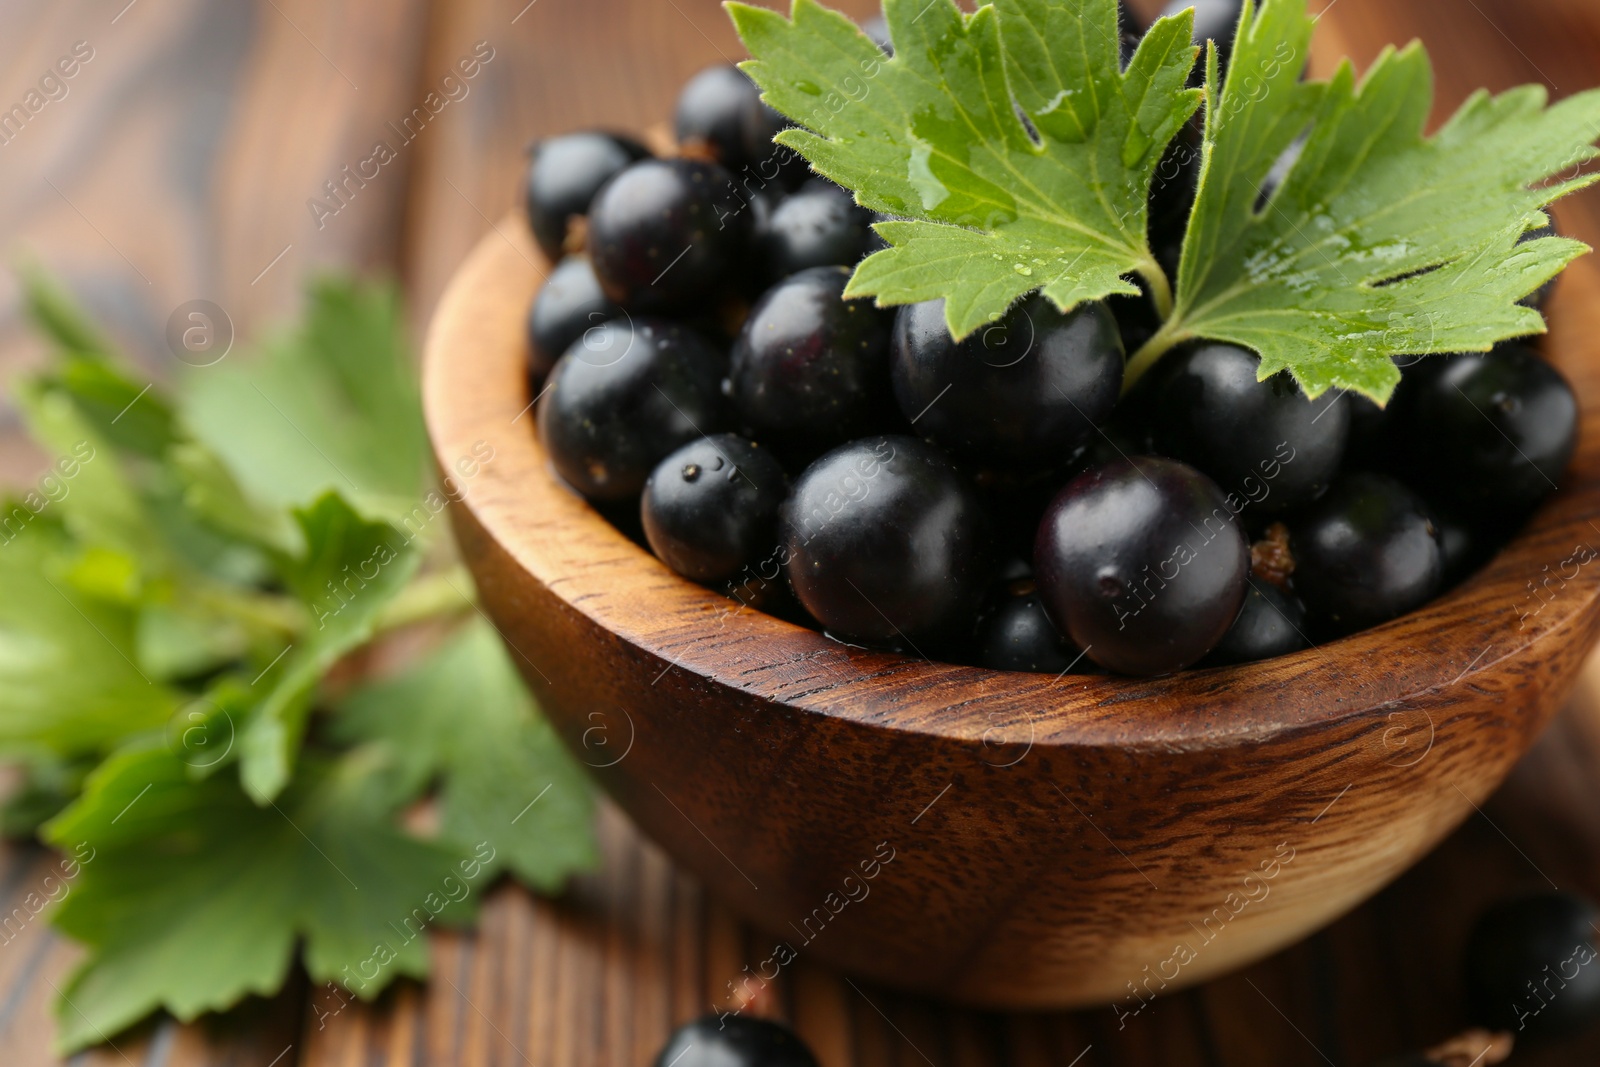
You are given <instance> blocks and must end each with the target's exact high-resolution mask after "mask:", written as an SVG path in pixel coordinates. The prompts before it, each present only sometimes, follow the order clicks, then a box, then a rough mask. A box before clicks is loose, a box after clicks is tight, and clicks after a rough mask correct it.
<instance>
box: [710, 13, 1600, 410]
mask: <svg viewBox="0 0 1600 1067" xmlns="http://www.w3.org/2000/svg"><path fill="white" fill-rule="evenodd" d="M727 7H728V10H729V12H730V14H731V16H732V18H733V21H734V24H735V26H736V27H737V29H738V31H739V34H740V36H741V37H742V38H743V39H744V42H745V44H746V46H747V47H748V48H749V50H750V54H751V56H752V57H753V58H752V59H751V60H749V61H748V62H747V63H745V64H744V69H745V70H746V71H747V72H748V73H749V74H750V76H751V77H752V78H754V79H755V81H756V82H757V84H758V85H760V86H761V88H762V90H763V93H764V99H766V100H767V102H768V103H770V104H771V105H772V106H773V107H775V108H777V109H778V110H779V111H781V112H782V113H783V114H785V115H786V116H788V117H789V118H790V119H792V120H793V121H794V122H795V123H797V124H798V125H797V127H796V128H793V129H790V130H787V131H785V132H784V133H782V134H780V135H779V137H778V140H779V142H780V143H782V144H785V145H788V146H790V147H792V148H794V149H796V150H797V151H799V152H800V153H801V154H802V155H803V156H805V158H806V159H807V160H808V161H809V162H810V163H811V165H812V166H813V167H814V168H815V169H816V170H817V171H819V172H820V173H822V174H823V175H825V176H827V177H829V178H831V179H833V180H834V181H836V182H838V183H840V184H841V185H844V186H846V187H847V188H849V189H851V190H853V191H854V193H855V195H856V199H857V200H858V201H859V202H860V203H861V204H863V205H864V206H866V207H868V208H871V209H873V210H876V211H880V212H884V213H887V214H889V215H893V216H896V217H897V219H898V221H889V222H880V223H878V224H877V226H876V229H877V230H878V232H879V233H880V234H881V235H882V236H883V237H884V238H885V239H886V240H887V241H888V243H889V244H890V245H891V247H890V248H888V249H885V250H883V251H880V252H878V253H876V254H874V255H872V256H869V257H868V258H867V259H866V260H864V261H863V262H862V263H861V264H860V265H859V266H858V267H857V269H856V272H855V274H854V276H853V278H852V279H851V282H850V285H849V288H848V289H847V295H851V296H871V297H875V298H876V300H877V302H878V303H879V304H880V305H891V304H904V303H911V302H915V301H922V300H929V299H934V298H943V299H944V300H945V302H946V304H945V314H946V320H947V323H948V325H949V327H950V331H951V333H952V335H953V336H955V337H957V338H961V337H965V336H966V335H968V334H970V333H972V332H973V331H974V330H976V329H978V328H979V327H981V326H983V325H984V324H986V323H988V322H992V321H995V320H996V319H998V318H999V317H1000V316H1001V315H1003V314H1004V313H1005V311H1006V310H1007V308H1009V307H1010V306H1011V304H1012V303H1013V302H1015V301H1016V300H1017V299H1018V298H1020V297H1021V296H1023V295H1025V294H1028V293H1031V292H1034V291H1039V292H1042V293H1043V294H1044V295H1045V296H1046V297H1048V298H1049V299H1050V300H1051V301H1052V302H1053V303H1054V304H1055V305H1056V306H1057V307H1059V308H1061V309H1062V310H1064V311H1065V310H1069V309H1070V308H1072V307H1074V306H1075V305H1077V304H1079V303H1081V302H1084V301H1088V300H1096V299H1101V298H1104V297H1107V296H1111V295H1114V294H1128V295H1133V294H1137V293H1139V292H1141V291H1142V292H1144V293H1145V294H1147V296H1148V298H1149V299H1150V301H1151V302H1152V304H1153V305H1154V310H1155V312H1156V314H1157V316H1158V318H1159V320H1160V323H1161V325H1160V328H1159V330H1157V332H1156V333H1155V335H1154V336H1153V337H1151V338H1150V340H1149V341H1148V342H1146V343H1145V344H1144V346H1143V347H1142V348H1141V349H1140V350H1139V351H1138V352H1136V353H1134V354H1133V355H1132V357H1131V359H1130V361H1129V365H1128V373H1127V382H1126V385H1127V387H1130V388H1131V386H1132V385H1133V383H1135V382H1136V381H1137V380H1138V379H1139V378H1140V376H1141V375H1143V374H1144V373H1145V372H1146V371H1147V370H1148V369H1149V367H1150V366H1151V365H1152V364H1153V363H1155V361H1156V360H1158V359H1159V358H1160V357H1161V356H1162V354H1164V353H1165V352H1167V351H1169V350H1170V349H1172V348H1173V347H1174V346H1177V345H1179V344H1182V343H1184V342H1187V341H1191V340H1196V339H1202V338H1204V339H1212V340H1219V341H1228V342H1232V343H1235V344H1239V345H1243V346H1245V347H1247V348H1250V349H1252V350H1254V351H1255V352H1256V353H1257V354H1258V355H1259V356H1260V360H1261V363H1260V375H1261V377H1262V378H1263V379H1264V378H1266V377H1268V376H1270V375H1272V374H1274V373H1277V372H1279V371H1283V370H1287V371H1288V372H1289V373H1290V374H1292V375H1293V376H1294V378H1295V380H1296V381H1298V382H1299V383H1300V385H1301V387H1302V388H1303V389H1304V390H1305V391H1306V393H1307V394H1308V395H1310V396H1312V397H1315V396H1318V395H1320V394H1321V393H1323V392H1325V391H1326V390H1328V389H1331V388H1338V389H1348V390H1354V391H1357V392H1360V393H1363V394H1365V395H1366V396H1368V397H1371V398H1372V399H1373V400H1375V401H1377V402H1378V403H1380V404H1382V403H1386V402H1387V400H1388V397H1389V395H1390V394H1391V393H1392V392H1393V389H1394V386H1395V385H1396V383H1397V382H1398V381H1399V377H1400V372H1399V370H1398V369H1397V368H1396V367H1395V364H1394V358H1395V357H1397V356H1403V355H1405V356H1410V355H1427V354H1435V353H1445V352H1458V351H1487V350H1488V349H1489V348H1491V347H1493V346H1494V345H1495V344H1496V343H1498V342H1500V341H1504V340H1508V339H1511V338H1514V337H1521V336H1527V335H1529V334H1534V333H1539V332H1542V331H1543V329H1544V322H1543V319H1542V318H1541V317H1540V315H1539V313H1538V312H1537V311H1535V310H1533V309H1531V308H1529V307H1525V306H1522V304H1521V303H1520V301H1522V300H1523V298H1525V297H1527V296H1528V295H1529V294H1530V293H1532V292H1533V291H1535V290H1536V289H1538V288H1539V287H1540V286H1541V285H1543V284H1544V283H1545V282H1546V281H1548V280H1549V279H1550V278H1552V277H1554V276H1555V275H1556V274H1558V273H1559V272H1560V271H1561V270H1562V269H1564V268H1565V266H1566V265H1567V264H1568V263H1569V262H1571V261H1572V260H1573V259H1575V258H1576V257H1577V256H1579V255H1581V254H1582V253H1584V252H1585V251H1587V246H1585V245H1583V244H1582V243H1580V242H1577V241H1573V240H1568V239H1565V238H1559V237H1541V238H1538V239H1534V240H1526V239H1525V235H1526V234H1527V233H1528V231H1530V230H1533V229H1536V228H1538V227H1540V226H1542V225H1544V224H1545V223H1546V222H1547V221H1548V219H1547V217H1546V216H1545V214H1544V209H1545V208H1546V207H1547V206H1548V205H1549V204H1550V203H1551V202H1553V201H1554V200H1556V199H1558V198H1560V197H1562V196H1565V195H1567V194H1569V193H1571V192H1574V191H1576V190H1577V189H1580V188H1582V187H1584V186H1586V185H1588V184H1590V183H1591V182H1592V181H1594V180H1595V179H1596V177H1600V176H1597V175H1593V174H1585V173H1582V167H1583V165H1584V164H1586V163H1588V162H1589V161H1590V160H1592V159H1593V158H1594V157H1595V155H1596V150H1595V148H1594V141H1595V139H1596V137H1597V135H1600V91H1589V92H1584V93H1579V94H1576V95H1574V96H1571V97H1569V98H1567V99H1565V100H1563V101H1561V102H1560V103H1557V104H1555V105H1553V106H1547V98H1546V94H1545V92H1544V90H1543V89H1542V88H1540V87H1537V86H1528V87H1523V88H1520V89H1514V90H1512V91H1510V92H1507V93H1503V94H1500V95H1498V96H1491V95H1490V94H1488V93H1485V92H1479V93H1477V94H1474V95H1473V96H1472V97H1471V98H1469V99H1468V100H1467V101H1466V103H1464V104H1463V105H1462V106H1461V108H1460V109H1459V110H1458V111H1457V112H1456V114H1455V116H1454V117H1453V118H1452V119H1451V120H1450V121H1449V122H1448V123H1446V124H1445V126H1444V127H1443V128H1442V129H1440V130H1439V131H1438V132H1437V133H1435V134H1434V135H1432V136H1431V137H1429V136H1425V134H1424V124H1425V122H1426V120H1427V117H1428V114H1429V111H1430V108H1431V106H1432V100H1433V83H1432V68H1431V66H1430V63H1429V60H1428V56H1427V53H1426V51H1425V50H1424V49H1423V47H1422V46H1421V45H1420V44H1417V43H1413V44H1411V45H1409V46H1407V47H1406V48H1404V49H1401V50H1398V51H1397V50H1395V49H1392V48H1391V49H1388V50H1386V51H1385V52H1384V53H1383V54H1382V55H1381V56H1380V57H1379V58H1378V59H1377V61H1376V62H1374V63H1373V65H1372V67H1371V68H1370V69H1369V70H1368V71H1367V72H1366V75H1365V76H1364V77H1363V78H1361V79H1360V80H1358V79H1357V78H1356V75H1355V71H1354V68H1353V66H1352V65H1351V64H1350V63H1349V61H1346V62H1345V63H1344V64H1342V65H1341V66H1340V67H1339V69H1338V70H1337V71H1336V72H1335V74H1334V75H1333V77H1332V78H1331V79H1329V80H1327V81H1315V80H1307V79H1305V78H1304V77H1303V74H1304V71H1305V68H1306V64H1307V60H1308V57H1309V45H1310V40H1311V33H1312V29H1313V26H1314V20H1313V19H1312V18H1311V17H1310V16H1309V15H1308V13H1307V11H1306V3H1305V0H1262V2H1261V3H1260V4H1257V3H1255V2H1253V0H1246V2H1245V4H1244V6H1243V15H1242V20H1241V23H1240V27H1239V31H1238V36H1237V40H1236V43H1235V46H1234V51H1233V55H1232V58H1231V60H1230V63H1229V67H1228V71H1227V76H1226V78H1225V79H1223V78H1222V77H1220V75H1219V62H1218V56H1217V53H1216V50H1215V46H1214V45H1213V46H1211V47H1210V48H1209V49H1208V52H1207V54H1206V56H1205V74H1206V78H1205V85H1204V89H1203V91H1202V90H1196V89H1193V88H1190V87H1188V79H1189V76H1190V72H1191V70H1192V69H1193V65H1194V62H1195V59H1196V56H1197V50H1196V49H1195V48H1194V47H1193V45H1192V44H1191V43H1190V37H1191V32H1192V14H1193V13H1192V12H1190V11H1185V12H1184V13H1182V14H1180V15H1177V16H1175V17H1169V18H1163V19H1159V20H1157V21H1156V23H1155V25H1154V26H1152V27H1151V29H1150V30H1149V32H1148V33H1147V34H1146V35H1145V37H1144V39H1143V40H1142V41H1141V42H1140V44H1139V46H1138V48H1137V50H1136V51H1135V52H1134V54H1133V56H1132V57H1131V59H1130V60H1129V61H1128V63H1127V65H1126V68H1124V67H1123V65H1122V63H1121V60H1120V57H1119V50H1118V48H1119V36H1118V31H1117V9H1116V0H994V2H993V3H991V4H985V5H984V6H982V7H980V8H978V10H977V11H975V12H973V13H971V14H967V13H964V12H962V11H961V10H960V9H959V8H957V7H956V5H955V4H954V2H953V0H931V2H929V0H885V3H884V13H885V17H886V18H887V20H888V23H889V29H890V35H891V37H892V38H893V40H894V42H895V52H894V56H893V57H892V58H890V57H887V56H885V55H884V54H883V53H882V52H881V51H880V50H879V49H878V48H877V46H876V45H875V44H874V43H873V42H872V41H871V40H869V39H868V38H867V37H866V36H865V35H864V34H862V33H861V32H860V30H858V29H857V28H856V27H855V26H854V24H852V23H851V22H850V21H849V20H848V19H847V18H845V17H844V16H843V15H840V14H838V13H837V12H833V11H830V10H827V9H825V8H823V7H822V6H820V5H819V4H818V3H816V2H815V0H794V2H793V7H792V9H791V13H790V17H788V18H784V17H783V16H781V15H779V14H777V13H775V12H772V11H767V10H764V9H761V8H755V7H750V6H746V5H744V4H740V3H729V4H727ZM1202 102H1203V103H1204V132H1203V136H1202V140H1201V146H1200V152H1201V166H1200V173H1199V185H1198V190H1197V194H1196V199H1195V204H1194V207H1193V209H1192V211H1191V213H1190V216H1189V220H1188V228H1187V232H1186V234H1185V237H1184V241H1183V247H1182V255H1181V261H1180V265H1179V267H1178V270H1177V274H1176V277H1175V278H1169V277H1168V276H1167V274H1166V272H1165V271H1164V269H1163V268H1162V267H1161V265H1160V261H1159V259H1158V257H1157V256H1156V255H1155V253H1154V251H1153V250H1152V248H1151V245H1150V240H1149V235H1148V223H1149V219H1148V203H1149V195H1150V187H1151V183H1152V178H1153V176H1154V174H1155V172H1156V168H1157V166H1158V164H1159V163H1160V161H1161V158H1162V155H1163V153H1164V152H1165V151H1166V150H1167V148H1168V146H1169V145H1170V144H1171V143H1172V142H1173V141H1174V138H1175V137H1176V136H1177V135H1178V133H1179V131H1180V130H1181V129H1182V128H1183V127H1184V125H1185V124H1186V123H1187V122H1188V121H1189V119H1190V117H1191V115H1193V114H1194V113H1195V112H1196V109H1197V108H1199V107H1200V106H1201V104H1202ZM1297 144H1301V145H1303V147H1301V148H1300V150H1299V154H1298V157H1297V158H1296V157H1294V156H1293V155H1292V154H1291V148H1292V146H1295V145H1297ZM1290 159H1293V163H1292V166H1290V167H1289V169H1288V173H1287V175H1285V176H1283V178H1282V180H1281V182H1280V183H1279V184H1278V185H1277V186H1276V188H1274V189H1271V190H1270V193H1271V195H1270V196H1266V197H1265V198H1264V197H1263V189H1264V187H1265V186H1266V185H1267V183H1268V176H1269V174H1271V173H1272V172H1273V170H1274V167H1277V166H1280V165H1281V163H1283V162H1287V161H1289V160H1290Z"/></svg>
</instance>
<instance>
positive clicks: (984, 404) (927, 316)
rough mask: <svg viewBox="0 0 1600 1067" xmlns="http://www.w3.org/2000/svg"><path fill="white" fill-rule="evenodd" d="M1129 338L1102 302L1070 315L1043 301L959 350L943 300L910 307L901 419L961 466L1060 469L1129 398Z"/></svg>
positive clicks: (898, 388) (898, 370) (900, 381)
mask: <svg viewBox="0 0 1600 1067" xmlns="http://www.w3.org/2000/svg"><path fill="white" fill-rule="evenodd" d="M1123 362H1124V357H1123V350H1122V338H1121V336H1120V334H1119V333H1118V330H1117V320H1116V318H1115V316H1113V315H1112V314H1111V312H1110V310H1108V309H1107V308H1106V306H1105V305H1104V304H1103V303H1100V302H1099V301H1091V302H1089V303H1086V304H1080V305H1079V306H1078V307H1076V308H1074V309H1073V310H1072V311H1071V312H1069V313H1067V314H1065V315H1063V314H1062V313H1061V312H1060V311H1058V310H1056V308H1055V306H1054V305H1053V304H1051V303H1050V302H1049V301H1048V300H1047V299H1046V298H1044V297H1043V296H1040V295H1037V294H1035V295H1034V296H1031V297H1028V298H1027V299H1025V300H1023V301H1022V302H1021V303H1020V304H1017V305H1016V306H1015V307H1013V308H1012V309H1011V310H1010V311H1009V312H1007V313H1006V315H1005V317H1004V318H1002V319H1001V320H1000V321H999V322H997V323H994V324H992V325H989V326H986V327H981V328H979V329H978V330H977V331H976V332H974V333H973V334H971V335H970V336H969V337H967V338H966V340H964V341H961V342H959V343H958V342H956V341H954V340H952V339H951V337H950V330H949V327H947V326H946V325H945V318H944V301H943V300H930V301H926V302H924V303H921V304H909V305H906V306H905V307H902V308H901V309H900V311H899V314H898V315H897V316H896V318H895V327H894V341H893V344H892V346H891V348H890V358H889V374H890V380H891V381H892V382H893V384H894V395H895V400H896V401H897V402H898V403H899V405H900V411H901V413H902V414H903V415H905V417H906V418H907V419H911V420H914V421H913V425H914V426H915V427H916V430H917V432H918V433H919V434H921V435H922V436H923V437H926V438H927V439H928V440H930V441H932V442H934V443H935V444H937V445H939V446H941V447H942V448H944V449H946V450H947V451H949V452H950V453H951V454H952V455H955V456H957V457H958V458H961V459H967V460H976V461H982V462H989V463H1003V464H1017V465H1020V466H1024V467H1033V468H1040V467H1053V466H1060V465H1061V464H1063V463H1065V462H1066V461H1067V460H1068V459H1070V458H1071V456H1072V453H1073V452H1074V451H1075V450H1076V449H1078V448H1081V447H1082V446H1083V445H1085V444H1087V443H1088V442H1089V440H1090V439H1091V438H1092V437H1094V436H1095V426H1096V424H1097V423H1099V422H1101V421H1102V420H1104V419H1105V418H1107V417H1108V416H1109V415H1110V414H1111V409H1112V408H1113V407H1115V406H1116V403H1117V397H1118V396H1120V395H1121V392H1122V368H1123Z"/></svg>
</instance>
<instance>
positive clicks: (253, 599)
mask: <svg viewBox="0 0 1600 1067" xmlns="http://www.w3.org/2000/svg"><path fill="white" fill-rule="evenodd" d="M190 596H191V597H192V599H193V602H194V603H195V604H197V605H199V606H200V607H203V608H207V609H210V610H212V611H215V612H217V613H218V614H220V615H226V616H227V617H229V618H231V619H234V620H236V621H238V622H242V623H244V624H245V625H247V626H252V627H254V628H256V629H257V630H265V631H268V632H270V633H272V634H274V635H277V636H281V637H287V638H288V639H289V640H291V641H292V640H295V639H296V638H298V637H299V635H300V634H301V633H302V632H304V630H305V628H306V623H307V622H308V621H309V618H310V616H308V615H307V614H306V610H305V608H304V607H302V606H301V605H300V603H299V601H297V600H295V599H293V598H292V597H286V596H279V595H277V594H275V593H259V592H253V591H252V592H245V591H242V590H238V589H234V588H232V587H229V586H225V585H222V584H220V583H216V584H206V585H202V586H200V587H199V588H197V589H195V590H193V591H192V593H191V594H190Z"/></svg>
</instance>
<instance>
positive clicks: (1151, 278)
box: [1139, 259, 1172, 322]
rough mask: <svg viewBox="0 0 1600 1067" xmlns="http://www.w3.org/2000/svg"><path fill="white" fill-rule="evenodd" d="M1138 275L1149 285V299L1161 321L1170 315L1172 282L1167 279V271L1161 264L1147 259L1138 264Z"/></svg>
mask: <svg viewBox="0 0 1600 1067" xmlns="http://www.w3.org/2000/svg"><path fill="white" fill-rule="evenodd" d="M1139 277H1141V278H1143V279H1144V280H1145V283H1146V284H1147V285H1149V286H1150V299H1151V301H1153V302H1154V303H1155V305H1156V314H1157V315H1158V316H1160V318H1161V319H1162V321H1163V322H1164V321H1166V320H1167V319H1168V318H1171V317H1172V283H1171V282H1169V281H1168V280H1167V272H1166V271H1164V270H1162V269H1161V264H1159V263H1157V262H1156V261H1155V260H1154V259H1147V260H1145V261H1144V262H1143V263H1142V264H1140V266H1139Z"/></svg>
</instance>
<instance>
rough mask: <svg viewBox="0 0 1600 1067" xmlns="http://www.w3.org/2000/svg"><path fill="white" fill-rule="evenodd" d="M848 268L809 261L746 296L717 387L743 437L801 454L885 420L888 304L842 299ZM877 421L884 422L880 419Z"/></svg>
mask: <svg viewBox="0 0 1600 1067" xmlns="http://www.w3.org/2000/svg"><path fill="white" fill-rule="evenodd" d="M849 280H850V271H849V270H848V269H846V268H844V267H813V268H811V269H810V270H805V271H801V272H800V273H799V274H794V275H791V276H790V277H788V278H786V279H784V280H783V281H782V282H779V283H778V284H777V285H775V286H773V287H772V288H771V289H769V290H767V292H766V294H765V295H764V296H762V298H761V299H760V300H759V301H757V302H756V305H755V307H753V308H751V310H750V317H749V318H748V319H746V320H745V324H744V328H743V329H742V330H741V331H740V332H739V337H738V340H736V341H735V342H734V345H733V354H732V357H731V359H730V362H729V367H728V384H727V392H728V395H729V397H730V398H731V399H732V401H733V404H734V407H735V409H736V411H737V412H738V415H739V418H740V419H741V420H743V422H744V424H745V426H746V427H747V428H748V429H749V430H750V431H751V434H750V436H752V437H754V438H755V439H756V440H758V441H761V442H762V443H763V444H768V445H771V446H774V447H777V448H779V449H780V450H787V451H788V453H790V454H796V455H804V456H805V457H806V458H811V457H814V456H816V455H818V454H819V453H821V452H823V451H824V450H826V449H827V448H830V447H832V446H833V445H836V444H840V443H842V442H844V441H848V440H850V439H852V438H855V437H860V436H862V435H864V434H867V433H871V432H872V431H874V430H883V429H889V428H893V427H894V426H895V425H897V423H898V420H897V419H896V420H894V421H892V422H891V421H889V420H887V419H886V418H885V413H886V412H892V411H893V409H894V400H893V398H892V397H891V395H890V390H889V331H890V327H891V325H892V323H893V321H894V320H893V312H892V311H884V310H881V309H879V308H875V307H873V306H872V301H870V300H845V299H844V298H843V295H842V294H843V293H844V287H845V283H846V282H848V281H849ZM886 423H887V425H886Z"/></svg>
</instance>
